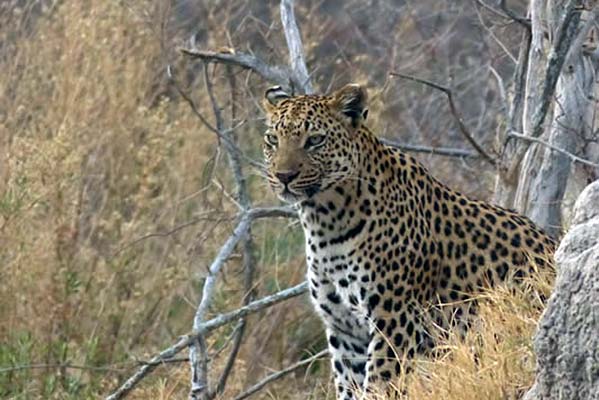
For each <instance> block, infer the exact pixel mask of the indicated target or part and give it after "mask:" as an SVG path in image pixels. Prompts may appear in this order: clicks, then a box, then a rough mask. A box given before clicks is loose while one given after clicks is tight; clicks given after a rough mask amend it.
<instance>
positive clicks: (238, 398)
mask: <svg viewBox="0 0 599 400" xmlns="http://www.w3.org/2000/svg"><path fill="white" fill-rule="evenodd" d="M328 354H329V351H328V350H322V351H321V352H319V353H317V354H314V355H313V356H312V357H310V358H306V359H305V360H302V361H299V362H297V363H295V364H293V365H290V366H289V367H287V368H285V369H282V370H281V371H277V372H274V373H272V374H270V375H268V376H267V377H266V378H264V379H262V380H261V381H260V382H258V383H256V384H255V385H254V386H252V387H250V388H249V389H247V390H246V391H244V392H243V393H241V394H239V395H237V396H236V397H235V398H234V400H244V399H247V398H248V397H250V396H252V395H253V394H255V393H256V392H258V391H259V390H261V389H262V388H263V387H264V386H266V385H268V384H269V383H271V382H273V381H276V380H277V379H280V378H282V377H284V376H285V375H287V374H289V373H291V372H293V371H295V370H296V369H298V368H301V367H303V366H304V365H308V364H311V363H313V362H314V361H316V360H318V359H319V358H322V357H324V356H326V355H328Z"/></svg>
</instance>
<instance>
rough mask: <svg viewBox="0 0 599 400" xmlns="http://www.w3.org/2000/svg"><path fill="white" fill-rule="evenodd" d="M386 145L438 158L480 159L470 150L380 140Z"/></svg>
mask: <svg viewBox="0 0 599 400" xmlns="http://www.w3.org/2000/svg"><path fill="white" fill-rule="evenodd" d="M379 140H380V141H381V142H383V143H384V144H385V145H387V146H389V147H395V148H398V149H400V150H404V151H411V152H414V153H428V154H434V155H438V156H447V157H458V158H478V157H480V155H479V154H478V153H474V152H472V151H468V150H462V149H452V148H449V147H430V146H420V145H416V144H406V143H399V142H396V141H393V140H389V139H379Z"/></svg>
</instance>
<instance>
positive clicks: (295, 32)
mask: <svg viewBox="0 0 599 400" xmlns="http://www.w3.org/2000/svg"><path fill="white" fill-rule="evenodd" d="M281 22H282V24H283V31H284V32H285V40H286V41H287V48H288V49H289V64H290V66H291V72H292V74H291V76H292V78H293V79H292V80H293V81H294V82H293V83H294V84H295V85H294V86H296V87H297V88H299V89H300V90H301V91H302V92H303V93H306V94H312V92H313V90H312V83H311V82H310V75H309V74H308V68H307V67H306V60H305V57H304V47H303V45H302V37H301V35H300V31H299V28H298V27H297V22H296V21H295V13H294V12H293V0H281ZM292 93H293V90H292Z"/></svg>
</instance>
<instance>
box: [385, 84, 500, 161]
mask: <svg viewBox="0 0 599 400" xmlns="http://www.w3.org/2000/svg"><path fill="white" fill-rule="evenodd" d="M390 75H391V76H397V77H399V78H403V79H407V80H410V81H413V82H418V83H421V84H423V85H426V86H429V87H432V88H433V89H437V90H440V91H441V92H443V93H445V95H446V96H447V100H448V102H449V109H450V110H451V114H452V115H453V117H454V118H455V120H456V122H457V123H458V127H459V128H460V132H461V133H462V135H463V136H464V137H465V138H466V140H468V142H470V144H471V145H472V147H474V149H475V150H476V151H477V152H478V153H479V154H480V155H481V156H482V158H484V159H485V160H486V161H487V162H488V163H489V164H491V165H493V166H495V165H496V161H495V159H494V158H493V157H491V156H490V155H489V154H488V153H487V152H486V151H485V150H484V149H483V148H482V146H481V145H480V144H478V142H477V141H476V140H475V139H474V137H473V136H472V134H471V133H470V131H469V130H468V128H467V127H466V125H465V124H464V121H463V119H462V117H461V115H460V113H459V112H458V110H457V108H456V105H455V103H454V101H453V93H452V91H451V90H450V89H449V88H447V87H445V86H441V85H439V84H438V83H434V82H431V81H428V80H426V79H421V78H417V77H414V76H411V75H405V74H401V73H399V72H391V73H390Z"/></svg>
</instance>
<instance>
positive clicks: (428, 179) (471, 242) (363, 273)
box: [264, 85, 555, 400]
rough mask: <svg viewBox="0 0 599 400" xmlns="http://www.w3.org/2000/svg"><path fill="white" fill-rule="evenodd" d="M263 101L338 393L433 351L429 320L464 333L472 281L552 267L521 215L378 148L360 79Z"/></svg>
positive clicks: (267, 150) (543, 244) (275, 166)
mask: <svg viewBox="0 0 599 400" xmlns="http://www.w3.org/2000/svg"><path fill="white" fill-rule="evenodd" d="M264 106H265V109H266V111H267V116H268V130H267V132H266V134H265V145H264V155H265V159H266V162H267V166H268V179H269V182H270V184H271V186H272V188H273V189H274V191H275V192H276V193H277V194H278V195H279V196H280V197H281V198H282V199H284V200H285V201H288V202H292V203H296V204H297V205H298V206H299V210H300V211H299V214H300V219H301V223H302V227H303V229H304V233H305V240H306V260H307V264H308V273H307V277H308V281H309V285H310V293H311V297H312V300H313V303H314V306H315V308H316V310H317V311H318V313H319V314H320V316H321V317H322V320H323V321H324V324H325V327H326V333H327V337H328V343H329V349H330V352H331V362H332V370H333V373H334V377H335V382H336V387H337V398H338V399H340V400H341V399H343V400H353V399H357V398H358V396H359V393H363V392H364V391H367V390H369V389H371V388H373V387H374V386H378V385H386V384H385V382H387V381H389V380H390V379H392V378H393V377H394V376H396V375H397V374H398V373H399V372H400V371H401V369H402V360H405V359H409V358H411V357H413V356H414V355H415V354H416V353H425V352H427V351H429V350H430V349H431V348H432V347H433V344H434V340H433V336H434V335H433V334H432V332H431V327H432V326H440V327H441V328H451V327H453V328H455V326H456V325H457V326H458V327H459V328H460V329H465V328H466V327H467V325H468V321H469V318H470V317H471V315H473V314H474V313H475V312H476V307H475V305H474V302H471V301H467V300H468V299H471V297H472V294H473V293H476V291H477V290H479V289H480V288H483V287H489V286H493V285H495V284H497V283H499V282H503V281H505V280H507V279H508V278H510V277H512V278H513V277H516V278H520V277H523V276H526V275H529V274H530V273H531V272H533V267H532V266H533V265H534V266H539V267H552V254H553V251H554V246H555V244H554V242H553V240H552V239H550V238H549V237H548V236H547V235H545V234H544V233H543V232H542V231H541V230H540V229H539V228H538V227H537V226H535V225H534V224H533V223H532V222H531V221H530V220H529V219H528V218H526V217H524V216H521V215H519V214H517V213H515V212H512V211H509V210H506V209H503V208H501V207H498V206H495V205H491V204H488V203H486V202H482V201H476V200H471V199H469V198H467V197H466V196H464V195H462V194H460V193H458V192H456V191H454V190H452V189H450V188H448V187H447V186H445V185H443V184H442V183H441V182H439V181H438V180H436V179H435V178H434V177H433V176H432V175H431V174H430V173H429V172H428V171H427V170H426V169H425V168H424V167H423V166H422V165H421V164H420V163H419V162H418V161H416V160H415V159H414V158H412V157H410V156H409V155H407V154H404V153H403V152H401V151H400V150H398V149H395V148H391V147H388V146H385V145H384V144H383V143H381V142H380V141H379V140H378V139H377V137H376V136H375V135H374V134H373V133H371V131H370V130H368V128H367V127H366V126H365V125H364V120H365V118H366V115H367V112H366V108H365V106H366V92H365V91H364V90H363V89H362V88H361V87H360V86H358V85H348V86H346V87H344V88H343V89H341V90H339V91H337V92H335V93H333V94H332V95H330V96H297V97H290V96H289V95H287V94H285V93H284V92H282V90H281V88H278V87H277V88H273V89H270V90H269V91H268V92H267V95H266V99H265V102H264ZM531 261H532V262H531ZM438 305H443V306H442V307H438Z"/></svg>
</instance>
